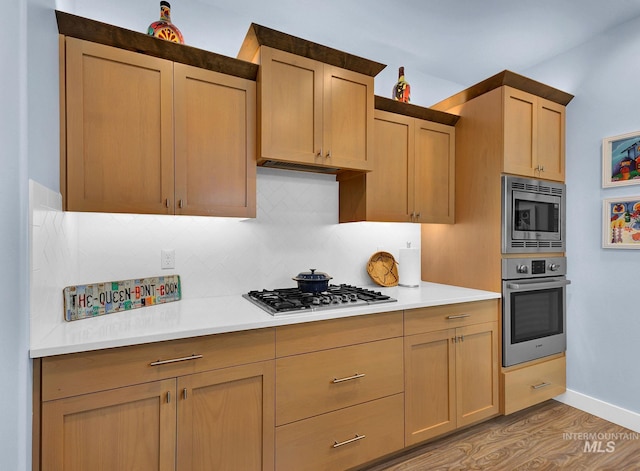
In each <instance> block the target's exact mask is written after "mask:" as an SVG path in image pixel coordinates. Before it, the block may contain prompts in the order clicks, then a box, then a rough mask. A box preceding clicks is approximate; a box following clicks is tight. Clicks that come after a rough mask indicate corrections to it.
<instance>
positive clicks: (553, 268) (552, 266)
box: [549, 263, 560, 271]
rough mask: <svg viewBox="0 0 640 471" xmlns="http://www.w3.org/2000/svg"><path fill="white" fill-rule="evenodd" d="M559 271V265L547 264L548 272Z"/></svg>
mask: <svg viewBox="0 0 640 471" xmlns="http://www.w3.org/2000/svg"><path fill="white" fill-rule="evenodd" d="M559 269H560V265H558V264H557V263H550V264H549V271H558V270H559Z"/></svg>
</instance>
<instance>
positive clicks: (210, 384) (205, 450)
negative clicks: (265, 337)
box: [42, 361, 274, 471]
mask: <svg viewBox="0 0 640 471" xmlns="http://www.w3.org/2000/svg"><path fill="white" fill-rule="evenodd" d="M273 377H274V365H273V361H266V362H260V363H252V364H249V365H242V366H236V367H231V368H224V369H221V370H214V371H207V372H202V373H197V374H193V375H188V376H182V377H178V378H175V379H166V380H162V381H154V382H151V383H144V384H141V385H135V386H128V387H124V388H118V389H114V390H109V391H100V392H96V393H91V394H85V395H81V396H75V397H69V398H64V399H58V400H54V401H48V402H45V403H44V404H43V408H42V422H43V429H42V450H43V452H42V469H43V470H51V471H62V470H64V471H86V470H136V469H140V470H158V471H169V470H174V469H179V470H190V471H198V470H201V471H205V470H207V471H208V470H212V469H229V470H232V469H237V470H240V469H242V470H272V469H273V447H274V443H273V436H274V433H273V430H274V421H273V420H274V415H273ZM176 464H177V468H176Z"/></svg>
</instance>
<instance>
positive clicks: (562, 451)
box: [363, 400, 640, 471]
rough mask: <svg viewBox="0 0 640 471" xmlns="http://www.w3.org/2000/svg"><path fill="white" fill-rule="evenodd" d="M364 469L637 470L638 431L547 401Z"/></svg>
mask: <svg viewBox="0 0 640 471" xmlns="http://www.w3.org/2000/svg"><path fill="white" fill-rule="evenodd" d="M593 434H595V435H593ZM363 470H366V471H439V470H442V471H454V470H483V471H493V470H498V471H500V470H508V471H515V470H544V471H551V470H569V471H604V470H607V471H609V470H611V471H637V470H640V433H636V432H633V431H632V430H629V429H626V428H624V427H620V426H619V425H615V424H612V423H611V422H607V421H606V420H603V419H601V418H599V417H595V416H593V415H591V414H588V413H586V412H583V411H581V410H579V409H575V408H573V407H570V406H567V405H565V404H562V403H560V402H557V401H554V400H550V401H546V402H544V403H542V404H538V405H536V406H533V407H530V408H528V409H525V410H524V411H520V412H517V413H515V414H512V415H509V416H500V417H496V418H495V419H492V420H490V421H488V422H485V423H482V424H479V425H476V426H474V427H471V428H468V429H466V430H462V431H460V432H457V433H454V434H452V435H449V436H446V437H444V438H441V439H438V440H436V441H433V442H430V443H428V444H426V445H422V446H420V447H419V448H416V449H413V450H411V451H410V452H408V453H406V454H404V455H402V456H399V457H396V458H392V459H389V460H387V461H385V462H383V463H377V464H375V465H373V466H368V467H366V468H363Z"/></svg>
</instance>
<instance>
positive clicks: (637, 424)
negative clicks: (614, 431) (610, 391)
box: [554, 389, 640, 433]
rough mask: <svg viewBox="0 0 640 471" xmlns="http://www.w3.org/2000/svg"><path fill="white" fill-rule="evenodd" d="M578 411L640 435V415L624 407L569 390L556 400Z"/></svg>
mask: <svg viewBox="0 0 640 471" xmlns="http://www.w3.org/2000/svg"><path fill="white" fill-rule="evenodd" d="M554 399H555V400H556V401H559V402H562V403H564V404H567V405H569V406H572V407H575V408H576V409H580V410H583V411H585V412H588V413H589V414H593V415H595V416H597V417H600V418H601V419H605V420H608V421H609V422H613V423H614V424H618V425H620V426H622V427H625V428H628V429H630V430H633V431H634V432H639V433H640V414H638V413H637V412H632V411H630V410H627V409H623V408H622V407H618V406H614V405H613V404H609V403H608V402H604V401H601V400H600V399H595V398H593V397H591V396H587V395H585V394H582V393H579V392H576V391H572V390H571V389H567V392H565V393H564V394H561V395H559V396H557V397H555V398H554Z"/></svg>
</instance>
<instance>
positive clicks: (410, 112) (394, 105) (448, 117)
mask: <svg viewBox="0 0 640 471" xmlns="http://www.w3.org/2000/svg"><path fill="white" fill-rule="evenodd" d="M374 98H375V108H376V110H381V111H389V112H390V113H396V114H402V115H405V116H411V117H413V118H418V119H424V120H426V121H432V122H435V123H440V124H446V125H447V126H455V124H456V123H457V122H458V119H460V116H458V115H455V114H451V113H445V112H444V111H438V110H434V109H431V108H424V107H422V106H417V105H412V104H410V103H402V102H400V101H396V100H392V99H391V98H385V97H382V96H378V95H376V96H375V97H374Z"/></svg>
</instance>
